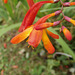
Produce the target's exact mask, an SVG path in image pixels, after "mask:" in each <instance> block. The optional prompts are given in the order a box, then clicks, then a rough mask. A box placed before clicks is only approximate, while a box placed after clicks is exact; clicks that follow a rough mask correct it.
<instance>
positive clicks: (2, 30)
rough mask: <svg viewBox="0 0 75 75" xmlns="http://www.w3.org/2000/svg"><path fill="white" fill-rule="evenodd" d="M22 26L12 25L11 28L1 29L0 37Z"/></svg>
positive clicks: (18, 24)
mask: <svg viewBox="0 0 75 75" xmlns="http://www.w3.org/2000/svg"><path fill="white" fill-rule="evenodd" d="M20 25H21V23H17V24H12V25H10V26H7V27H5V28H3V29H0V37H1V36H2V35H3V34H5V33H6V32H8V31H9V30H12V29H15V28H17V27H19V26H20Z"/></svg>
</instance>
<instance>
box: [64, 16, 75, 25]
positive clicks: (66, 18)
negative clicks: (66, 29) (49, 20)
mask: <svg viewBox="0 0 75 75" xmlns="http://www.w3.org/2000/svg"><path fill="white" fill-rule="evenodd" d="M64 19H65V20H66V21H68V22H70V23H72V24H73V25H75V20H73V19H71V18H69V17H67V16H64Z"/></svg>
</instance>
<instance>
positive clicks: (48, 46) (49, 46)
mask: <svg viewBox="0 0 75 75" xmlns="http://www.w3.org/2000/svg"><path fill="white" fill-rule="evenodd" d="M42 41H43V44H44V47H45V49H46V50H47V51H48V53H50V54H53V53H54V52H55V48H54V47H53V45H52V43H51V41H50V40H49V38H48V36H47V34H46V31H45V30H43V36H42Z"/></svg>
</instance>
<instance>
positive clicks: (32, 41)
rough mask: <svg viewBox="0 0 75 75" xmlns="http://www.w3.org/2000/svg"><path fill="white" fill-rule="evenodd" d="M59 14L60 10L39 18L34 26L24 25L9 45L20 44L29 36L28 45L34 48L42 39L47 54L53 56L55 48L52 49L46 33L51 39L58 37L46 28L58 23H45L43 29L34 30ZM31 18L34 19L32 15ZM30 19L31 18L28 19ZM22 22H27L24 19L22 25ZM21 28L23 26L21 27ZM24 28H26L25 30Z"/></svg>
mask: <svg viewBox="0 0 75 75" xmlns="http://www.w3.org/2000/svg"><path fill="white" fill-rule="evenodd" d="M32 1H33V0H32ZM29 6H31V5H29ZM33 6H34V5H33ZM33 6H32V7H33ZM32 7H31V8H32ZM60 13H61V10H59V11H56V12H54V13H52V14H49V15H46V16H44V17H42V18H40V19H39V20H38V21H37V22H36V23H35V24H34V25H32V24H31V25H30V24H29V25H24V27H22V30H23V32H21V33H20V34H18V35H16V36H15V37H13V38H12V39H11V43H13V44H17V43H20V42H22V41H23V40H25V39H26V38H27V37H28V36H29V38H28V44H29V45H32V46H33V47H35V48H36V47H37V46H38V45H39V43H40V41H41V39H42V41H43V44H44V47H45V49H46V50H47V51H48V53H50V54H53V53H54V51H55V48H54V47H53V45H52V43H51V42H50V40H49V38H48V36H47V33H48V34H49V35H50V36H51V37H53V38H55V39H58V38H59V36H58V35H56V34H54V33H52V32H50V31H49V30H47V29H46V28H47V27H50V26H56V25H57V24H58V23H57V22H56V24H55V22H54V23H46V25H45V27H44V28H43V29H41V30H36V29H35V28H36V26H37V25H39V26H40V25H42V24H44V23H45V22H46V20H47V19H48V18H50V17H52V16H56V15H59V14H60ZM33 17H34V15H33ZM31 18H32V17H30V19H31ZM28 20H29V19H28ZM24 21H27V19H24V20H23V22H22V23H24V24H26V23H25V22H24ZM31 21H32V20H31ZM27 23H28V21H27ZM59 23H60V22H59ZM21 26H23V25H21ZM25 26H26V27H27V28H25ZM40 27H41V26H40Z"/></svg>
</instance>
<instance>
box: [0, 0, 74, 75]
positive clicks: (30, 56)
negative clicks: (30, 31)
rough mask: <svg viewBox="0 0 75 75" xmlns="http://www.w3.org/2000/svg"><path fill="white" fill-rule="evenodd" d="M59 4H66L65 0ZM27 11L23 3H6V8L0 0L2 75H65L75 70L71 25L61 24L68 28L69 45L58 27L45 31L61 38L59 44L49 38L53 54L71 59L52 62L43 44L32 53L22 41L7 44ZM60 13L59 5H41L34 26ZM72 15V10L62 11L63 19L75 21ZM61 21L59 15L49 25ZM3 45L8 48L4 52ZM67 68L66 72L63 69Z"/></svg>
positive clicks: (16, 31) (72, 29)
mask: <svg viewBox="0 0 75 75" xmlns="http://www.w3.org/2000/svg"><path fill="white" fill-rule="evenodd" d="M34 1H35V2H38V1H44V0H34ZM62 1H63V2H67V1H68V0H62ZM72 1H74V0H69V1H68V2H72ZM28 9H29V6H28V4H27V2H26V0H8V3H7V4H4V3H3V0H0V38H1V39H0V71H2V70H4V75H68V73H69V69H70V68H71V67H73V68H75V27H74V26H73V25H72V24H71V23H68V22H66V21H65V20H64V21H63V25H65V26H66V27H67V28H69V30H70V32H71V33H72V36H73V39H72V41H67V40H66V39H65V37H64V36H63V33H60V32H59V28H60V27H61V26H60V25H59V26H57V27H54V28H48V29H49V30H50V31H52V32H54V33H56V34H59V36H60V39H59V40H54V39H52V38H51V37H50V39H51V41H52V44H53V45H54V47H55V48H56V52H64V53H67V54H69V55H71V56H72V57H73V59H72V58H69V57H67V56H64V55H56V57H55V58H54V59H53V55H49V54H47V52H46V50H44V47H43V44H42V42H41V43H40V45H39V46H38V47H37V48H36V49H34V50H33V49H32V48H31V47H30V48H28V44H27V43H25V41H23V42H21V43H20V44H17V45H13V44H11V43H10V40H11V38H12V37H13V36H15V35H16V34H17V33H18V28H19V26H20V25H21V22H22V20H23V18H24V16H25V14H26V13H27V11H28ZM59 9H61V4H60V2H59V3H57V4H45V5H43V6H42V7H41V8H40V10H39V12H38V14H37V16H36V18H35V21H34V23H35V22H37V20H38V19H39V18H41V17H42V16H45V15H47V14H49V13H52V12H54V11H56V10H59ZM74 13H75V6H71V7H64V14H65V15H66V16H69V17H71V18H73V19H75V14H74ZM61 18H62V14H60V15H59V16H56V17H52V18H50V19H48V22H49V21H52V22H54V21H56V20H61ZM4 43H6V44H7V48H4ZM41 53H42V54H41ZM14 65H17V66H18V68H12V66H14ZM66 65H68V67H69V68H66V67H65V66H66ZM61 66H62V67H61ZM72 74H73V73H72ZM70 75H71V74H70Z"/></svg>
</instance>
